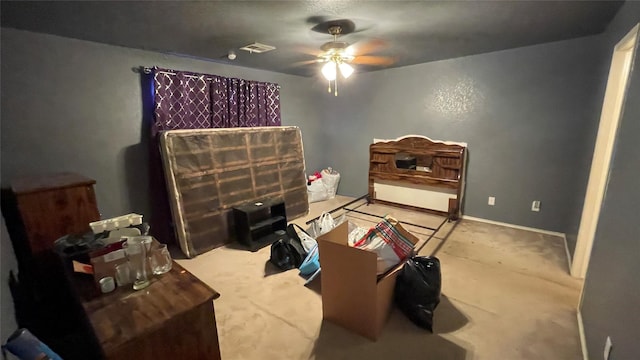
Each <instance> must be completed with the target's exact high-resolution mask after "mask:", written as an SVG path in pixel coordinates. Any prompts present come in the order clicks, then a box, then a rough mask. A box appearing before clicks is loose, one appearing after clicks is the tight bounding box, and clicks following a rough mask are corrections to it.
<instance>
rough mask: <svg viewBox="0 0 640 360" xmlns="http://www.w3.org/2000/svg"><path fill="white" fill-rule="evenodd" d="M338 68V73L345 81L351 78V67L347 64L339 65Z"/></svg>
mask: <svg viewBox="0 0 640 360" xmlns="http://www.w3.org/2000/svg"><path fill="white" fill-rule="evenodd" d="M339 67H340V73H341V74H342V76H343V77H344V78H345V79H346V78H348V77H349V76H351V74H353V66H351V65H349V64H347V63H340V65H339Z"/></svg>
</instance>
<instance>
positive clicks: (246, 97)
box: [153, 68, 281, 134]
mask: <svg viewBox="0 0 640 360" xmlns="http://www.w3.org/2000/svg"><path fill="white" fill-rule="evenodd" d="M153 78H154V87H155V88H154V96H155V111H154V115H155V116H154V118H155V121H154V124H153V127H154V128H153V134H156V133H158V132H159V131H163V130H175V129H206V128H232V127H254V126H279V125H280V124H281V121H280V89H279V87H278V85H277V84H273V83H267V82H259V81H250V80H243V79H235V78H226V77H222V76H216V75H207V74H196V73H189V72H185V71H174V70H167V69H159V68H154V73H153Z"/></svg>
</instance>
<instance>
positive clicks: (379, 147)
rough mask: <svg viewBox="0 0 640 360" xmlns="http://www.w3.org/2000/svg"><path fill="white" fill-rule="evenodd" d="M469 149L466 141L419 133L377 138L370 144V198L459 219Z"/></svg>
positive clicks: (374, 200) (373, 200)
mask: <svg viewBox="0 0 640 360" xmlns="http://www.w3.org/2000/svg"><path fill="white" fill-rule="evenodd" d="M466 151H467V145H466V144H464V143H452V142H443V141H435V140H431V139H429V138H427V137H425V136H418V135H409V136H404V137H401V138H398V139H394V140H376V141H375V142H374V143H373V144H371V146H370V147H369V199H370V200H371V201H372V202H381V203H389V204H390V205H399V206H403V207H409V208H415V209H417V210H425V211H429V212H437V213H441V214H447V215H448V216H449V217H450V218H451V219H457V218H458V216H459V215H460V214H461V204H462V197H463V196H464V175H465V174H464V169H465V162H466ZM398 166H400V167H398ZM403 167H405V168H403ZM406 167H408V168H406Z"/></svg>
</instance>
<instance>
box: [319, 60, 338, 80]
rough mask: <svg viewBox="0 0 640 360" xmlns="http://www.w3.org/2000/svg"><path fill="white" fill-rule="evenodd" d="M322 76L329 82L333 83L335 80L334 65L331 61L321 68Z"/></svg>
mask: <svg viewBox="0 0 640 360" xmlns="http://www.w3.org/2000/svg"><path fill="white" fill-rule="evenodd" d="M322 76H324V78H325V79H327V80H329V81H333V80H335V79H336V76H337V73H336V63H334V62H333V61H329V62H327V63H326V64H324V66H323V67H322Z"/></svg>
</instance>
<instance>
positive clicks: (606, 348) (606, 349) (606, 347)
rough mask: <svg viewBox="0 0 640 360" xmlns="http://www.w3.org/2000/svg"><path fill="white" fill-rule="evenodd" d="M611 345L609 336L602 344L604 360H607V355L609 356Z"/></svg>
mask: <svg viewBox="0 0 640 360" xmlns="http://www.w3.org/2000/svg"><path fill="white" fill-rule="evenodd" d="M612 347H613V343H612V342H611V336H607V341H605V342H604V360H609V354H611V348H612Z"/></svg>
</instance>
